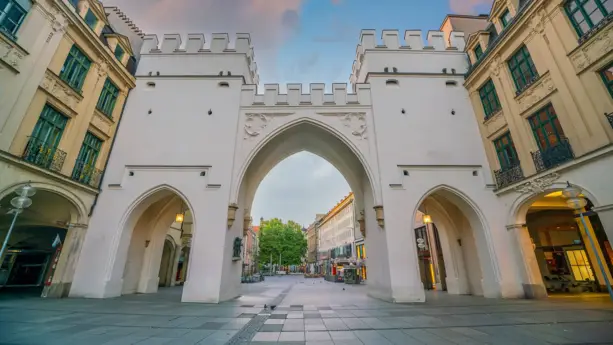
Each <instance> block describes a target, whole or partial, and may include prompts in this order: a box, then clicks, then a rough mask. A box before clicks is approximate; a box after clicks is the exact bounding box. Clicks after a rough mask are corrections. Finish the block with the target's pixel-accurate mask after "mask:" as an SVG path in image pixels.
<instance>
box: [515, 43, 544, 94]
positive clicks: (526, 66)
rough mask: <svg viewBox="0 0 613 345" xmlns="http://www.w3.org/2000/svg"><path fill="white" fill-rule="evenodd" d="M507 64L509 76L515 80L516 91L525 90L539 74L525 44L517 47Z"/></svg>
mask: <svg viewBox="0 0 613 345" xmlns="http://www.w3.org/2000/svg"><path fill="white" fill-rule="evenodd" d="M508 64H509V69H510V70H511V76H512V77H513V81H514V82H515V87H516V88H517V93H521V92H522V91H523V90H525V89H526V88H527V87H528V86H530V84H532V83H533V82H534V81H535V80H536V79H537V78H538V76H539V75H538V72H537V71H536V67H534V63H533V62H532V58H531V57H530V53H529V52H528V48H526V46H522V47H521V48H519V50H518V51H517V53H515V54H514V55H513V56H511V58H510V59H509V61H508Z"/></svg>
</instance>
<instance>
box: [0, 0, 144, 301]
mask: <svg viewBox="0 0 613 345" xmlns="http://www.w3.org/2000/svg"><path fill="white" fill-rule="evenodd" d="M0 6H5V7H4V8H0V13H2V16H0V42H1V43H2V48H1V49H5V52H0V55H2V56H4V58H3V59H4V60H3V61H2V62H1V63H0V65H1V66H0V98H1V100H0V176H2V178H1V179H0V207H2V209H4V210H8V209H10V208H11V206H10V200H11V199H12V198H13V197H14V196H15V195H14V194H13V191H14V190H15V188H16V187H19V186H21V185H24V184H26V183H30V184H31V185H32V186H33V187H35V188H36V189H37V193H36V194H35V195H34V196H33V197H32V206H30V207H29V208H28V209H26V210H25V211H24V212H23V213H22V214H20V215H19V217H18V218H17V223H16V226H15V230H14V232H13V234H12V235H11V237H10V241H9V250H8V252H7V255H5V257H4V258H3V261H2V262H1V263H2V268H1V269H0V271H1V272H0V285H1V286H4V287H7V288H19V287H25V286H28V287H32V286H39V287H42V286H43V285H44V286H45V289H44V292H43V294H44V295H45V296H49V297H50V296H66V295H67V294H68V291H69V290H70V285H71V282H72V277H73V274H74V269H75V265H76V261H77V259H78V257H79V254H80V252H81V244H82V241H83V239H84V238H85V234H86V232H87V226H88V223H89V216H90V214H91V212H92V208H93V205H94V204H95V201H96V199H97V196H98V193H99V185H100V179H101V176H102V172H103V170H104V168H105V165H106V161H107V157H108V155H109V151H110V149H111V146H112V142H113V138H114V136H115V132H116V128H117V125H118V123H119V120H120V118H121V114H122V109H123V104H124V102H125V100H126V98H127V95H128V92H129V90H130V89H132V88H133V87H134V86H135V77H134V75H133V73H134V68H135V67H136V61H135V59H134V57H133V53H132V49H131V44H130V40H128V39H127V37H126V36H124V35H123V34H122V33H121V32H119V31H117V30H116V29H115V28H114V27H113V26H112V25H111V24H110V22H109V20H108V17H107V13H106V12H105V9H104V7H103V6H102V3H101V2H99V1H95V0H80V1H77V0H73V1H61V0H54V1H51V0H46V1H30V0H9V1H8V2H7V1H5V2H3V4H0ZM123 20H124V21H128V22H129V20H128V19H123ZM131 25H132V26H131V27H130V32H129V34H134V35H135V36H139V35H140V37H141V40H142V33H141V32H140V31H139V30H138V28H136V27H135V26H134V25H133V24H131ZM4 213H5V212H3V215H2V218H1V223H0V224H1V225H0V235H1V236H2V238H4V236H5V235H6V234H7V230H8V228H9V224H10V221H11V215H4ZM55 238H59V239H60V245H58V243H57V241H54V239H55ZM52 244H53V245H52ZM34 266H35V267H36V269H29V268H26V267H34Z"/></svg>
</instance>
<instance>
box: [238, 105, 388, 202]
mask: <svg viewBox="0 0 613 345" xmlns="http://www.w3.org/2000/svg"><path fill="white" fill-rule="evenodd" d="M301 151H308V152H310V153H313V154H315V155H317V156H319V157H321V158H323V159H324V160H326V161H328V162H329V163H330V164H332V165H333V166H334V167H335V168H336V169H337V170H338V171H339V172H340V173H341V174H342V175H343V177H344V178H345V180H347V182H348V184H349V186H350V187H351V189H352V190H353V191H354V193H355V194H356V200H359V199H361V194H362V193H360V192H359V191H361V190H363V189H364V188H368V192H371V193H373V197H374V199H375V200H380V195H379V193H378V188H376V185H375V184H376V182H377V180H376V178H375V174H374V173H373V169H372V167H371V164H369V162H368V159H367V157H366V156H365V155H364V154H363V153H362V152H361V151H360V149H359V148H358V147H356V145H355V144H354V143H352V142H351V141H350V140H349V139H348V138H347V137H346V136H345V135H344V134H343V133H340V132H339V131H338V130H337V129H335V128H333V127H331V126H330V125H328V124H326V123H324V122H321V121H318V120H315V119H312V118H306V117H305V118H299V119H296V120H294V121H291V122H289V123H287V124H285V125H283V126H279V127H278V128H276V129H275V130H274V131H272V132H271V133H270V134H268V135H267V137H266V138H265V139H263V140H262V141H261V142H260V143H258V145H256V147H255V148H253V149H252V150H251V152H250V153H249V155H248V156H247V159H245V160H244V163H243V165H242V167H241V169H240V172H239V174H238V175H237V181H238V183H237V184H236V189H235V190H233V195H232V199H233V200H235V201H238V199H239V198H241V194H242V193H246V197H247V200H246V202H245V204H244V205H245V207H246V208H247V209H250V208H251V204H252V202H253V197H254V195H255V191H256V190H257V188H258V186H259V184H260V183H261V181H262V180H263V178H264V177H265V176H266V175H267V174H268V173H269V172H270V170H272V168H274V167H275V166H276V165H277V164H278V163H279V162H281V161H282V160H284V159H285V158H287V157H289V156H291V155H293V154H296V153H298V152H301ZM364 178H366V181H367V184H368V186H365V185H364V184H363V183H362V182H363V179H364ZM356 192H357V193H356ZM358 203H359V204H362V202H361V201H358ZM360 207H361V206H360Z"/></svg>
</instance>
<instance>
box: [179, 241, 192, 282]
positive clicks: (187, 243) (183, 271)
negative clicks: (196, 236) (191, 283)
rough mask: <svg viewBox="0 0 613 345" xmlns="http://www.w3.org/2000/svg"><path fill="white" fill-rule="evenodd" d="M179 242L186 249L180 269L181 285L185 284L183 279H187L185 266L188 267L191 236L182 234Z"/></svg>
mask: <svg viewBox="0 0 613 345" xmlns="http://www.w3.org/2000/svg"><path fill="white" fill-rule="evenodd" d="M181 240H182V241H183V246H184V247H185V248H187V250H186V251H185V257H184V258H183V268H182V269H181V283H185V279H186V278H187V266H188V265H189V253H190V251H191V249H192V248H191V243H192V234H183V237H181Z"/></svg>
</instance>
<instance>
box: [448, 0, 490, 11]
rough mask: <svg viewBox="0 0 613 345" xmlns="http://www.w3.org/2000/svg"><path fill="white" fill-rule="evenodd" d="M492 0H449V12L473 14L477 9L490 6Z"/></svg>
mask: <svg viewBox="0 0 613 345" xmlns="http://www.w3.org/2000/svg"><path fill="white" fill-rule="evenodd" d="M492 2H493V0H449V7H450V8H451V11H453V12H454V13H457V14H475V13H476V10H477V7H478V6H481V5H491V4H492Z"/></svg>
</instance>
